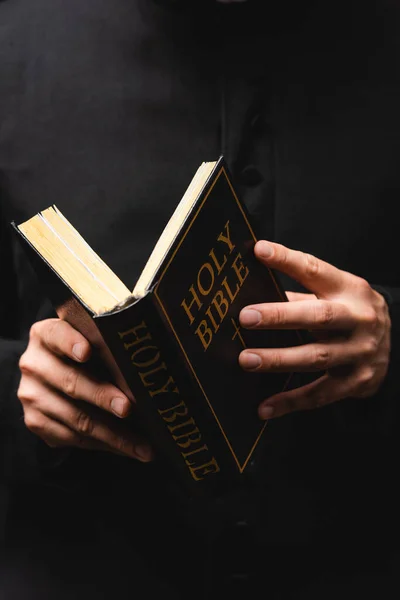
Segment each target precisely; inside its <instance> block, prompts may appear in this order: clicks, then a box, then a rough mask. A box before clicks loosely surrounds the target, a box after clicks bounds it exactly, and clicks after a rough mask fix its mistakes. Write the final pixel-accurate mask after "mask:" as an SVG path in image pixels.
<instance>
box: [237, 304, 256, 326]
mask: <svg viewBox="0 0 400 600" xmlns="http://www.w3.org/2000/svg"><path fill="white" fill-rule="evenodd" d="M260 321H261V313H260V312H258V310H254V309H253V308H246V309H245V310H242V312H241V313H240V324H241V325H244V327H251V326H252V325H257V323H259V322H260Z"/></svg>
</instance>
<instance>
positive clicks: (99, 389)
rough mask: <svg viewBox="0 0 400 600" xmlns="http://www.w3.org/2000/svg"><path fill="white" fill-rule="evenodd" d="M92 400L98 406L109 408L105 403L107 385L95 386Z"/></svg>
mask: <svg viewBox="0 0 400 600" xmlns="http://www.w3.org/2000/svg"><path fill="white" fill-rule="evenodd" d="M93 402H94V404H95V405H96V406H98V407H99V408H107V409H108V408H109V403H107V387H106V386H104V385H98V386H96V389H95V391H94V394H93Z"/></svg>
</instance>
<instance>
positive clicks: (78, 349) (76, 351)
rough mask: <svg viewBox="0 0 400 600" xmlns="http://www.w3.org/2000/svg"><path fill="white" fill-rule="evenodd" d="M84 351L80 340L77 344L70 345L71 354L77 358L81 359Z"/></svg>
mask: <svg viewBox="0 0 400 600" xmlns="http://www.w3.org/2000/svg"><path fill="white" fill-rule="evenodd" d="M84 352H85V344H82V342H80V343H79V344H74V346H73V347H72V354H73V355H74V356H75V358H77V359H78V360H82V358H83V354H84Z"/></svg>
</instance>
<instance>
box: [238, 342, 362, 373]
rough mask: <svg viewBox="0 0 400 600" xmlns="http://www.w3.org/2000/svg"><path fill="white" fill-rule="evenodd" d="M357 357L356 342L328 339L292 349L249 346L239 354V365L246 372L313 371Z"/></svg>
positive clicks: (322, 369) (350, 361) (342, 363)
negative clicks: (345, 342) (344, 342)
mask: <svg viewBox="0 0 400 600" xmlns="http://www.w3.org/2000/svg"><path fill="white" fill-rule="evenodd" d="M358 358H359V348H358V346H357V344H355V343H350V342H348V343H347V344H343V342H337V341H335V342H332V341H326V342H325V343H320V342H315V343H311V342H310V343H309V344H304V345H302V346H292V347H289V348H248V349H246V350H243V351H242V352H241V353H240V355H239V364H240V366H241V367H242V368H243V369H244V370H246V371H257V372H260V371H262V372H268V373H270V372H272V373H285V372H290V371H297V372H309V373H313V372H316V371H325V370H327V369H332V368H334V367H338V366H342V365H348V364H351V363H352V362H354V361H356V360H357V359H358Z"/></svg>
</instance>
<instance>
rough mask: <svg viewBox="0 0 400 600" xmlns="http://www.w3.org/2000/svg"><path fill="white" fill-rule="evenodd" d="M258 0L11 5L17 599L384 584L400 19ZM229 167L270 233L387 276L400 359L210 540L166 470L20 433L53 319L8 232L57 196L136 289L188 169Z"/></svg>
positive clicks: (289, 430)
mask: <svg viewBox="0 0 400 600" xmlns="http://www.w3.org/2000/svg"><path fill="white" fill-rule="evenodd" d="M262 4H263V3H260V2H254V1H249V2H247V3H245V4H243V5H242V4H240V5H239V4H236V3H235V4H232V5H220V6H215V5H214V3H212V2H206V3H204V4H200V3H195V2H193V3H189V4H185V3H183V4H182V3H174V2H172V3H162V2H151V1H150V0H71V1H69V2H67V3H66V2H63V1H62V0H36V1H35V2H28V1H27V0H5V1H3V2H1V4H0V194H1V206H0V218H1V265H2V280H3V283H2V294H1V295H0V306H1V311H0V335H1V336H2V340H1V343H0V360H1V370H0V373H1V374H0V376H1V389H0V403H1V404H0V406H1V425H0V426H1V429H2V431H1V444H2V453H3V456H4V461H3V464H4V469H3V471H4V476H3V486H4V489H7V498H8V501H7V506H8V508H7V516H6V519H5V521H6V528H5V542H4V547H5V549H6V550H7V561H6V563H5V567H4V568H5V572H6V573H7V577H5V579H4V581H6V580H7V581H8V583H7V585H9V586H10V589H11V588H12V586H14V587H15V586H17V588H18V589H23V593H24V594H26V598H36V597H37V596H40V594H42V592H43V588H44V589H45V590H46V589H47V590H52V591H51V594H52V595H51V594H50V595H49V597H55V595H58V596H61V594H65V596H66V597H71V595H74V597H75V595H77V594H78V593H82V594H83V595H84V594H85V593H92V592H93V593H94V592H95V593H96V594H97V596H98V597H101V598H107V599H108V598H113V597H117V595H118V593H120V594H122V593H123V591H124V590H125V589H129V588H127V586H132V595H133V594H134V593H135V591H134V590H135V589H140V588H141V586H142V585H143V586H147V595H148V596H147V597H153V595H154V597H155V595H157V594H160V593H163V594H164V596H165V597H169V596H168V594H170V595H171V597H172V596H173V595H174V597H176V594H181V595H182V597H184V596H185V597H186V596H187V595H188V594H189V595H190V594H191V595H192V596H194V595H195V593H197V594H198V595H199V597H200V596H201V594H202V590H203V588H204V586H206V587H207V586H208V589H209V590H214V591H217V590H219V589H220V588H219V587H218V586H219V585H220V583H218V582H221V581H222V582H223V585H227V581H228V579H229V580H230V581H231V582H232V581H233V582H234V589H237V586H238V585H239V582H240V581H245V583H244V586H245V589H246V590H247V593H249V592H250V591H251V590H253V589H256V588H257V586H258V585H260V582H262V583H263V585H265V586H266V587H265V588H264V589H268V585H269V592H270V597H271V598H278V597H279V598H289V597H291V595H292V594H293V593H296V598H300V597H302V594H303V595H305V594H307V597H308V598H309V597H312V594H313V593H314V594H315V595H317V594H318V595H319V596H320V595H321V594H323V595H324V597H329V596H328V593H332V594H334V590H340V593H342V592H343V589H346V590H347V592H348V593H350V592H351V593H352V595H354V593H357V592H359V590H360V589H362V586H364V587H365V588H366V589H372V588H373V586H374V585H376V586H377V587H378V588H379V589H381V590H382V589H384V588H385V586H387V587H390V586H392V585H393V578H391V573H392V572H393V571H394V566H393V565H394V564H395V560H396V555H395V553H394V552H393V547H394V542H395V540H396V537H397V534H398V519H397V501H398V498H397V494H396V485H395V483H396V481H395V473H396V469H397V458H398V441H397V438H398V435H397V430H398V424H399V420H398V411H397V397H398V391H399V384H398V381H397V378H396V367H397V364H398V363H397V361H398V355H397V336H398V320H397V318H396V311H397V300H398V298H399V287H400V272H399V269H398V267H397V248H398V227H397V220H396V214H397V212H396V209H397V203H398V197H399V192H400V171H399V168H398V164H399V162H400V113H399V110H398V107H399V104H400V102H399V100H400V69H399V67H400V49H399V44H398V33H399V25H400V24H399V17H400V10H399V9H398V7H397V6H396V5H395V3H393V2H390V1H389V0H387V1H384V0H382V1H381V2H378V1H375V2H372V1H367V2H357V1H356V0H350V1H349V0H348V1H346V2H344V1H343V2H338V3H336V4H335V10H333V9H332V7H331V5H329V3H318V2H311V1H310V2H306V3H297V4H301V6H297V4H296V6H295V7H292V6H291V3H290V2H288V1H285V2H282V3H278V6H269V7H267V17H265V16H264V14H263V10H264V9H265V8H266V7H265V6H262ZM221 153H223V154H224V155H225V156H226V158H227V160H228V162H229V165H230V167H231V169H232V172H233V174H234V176H235V177H236V179H237V182H238V185H239V186H240V189H241V192H242V193H243V196H244V198H245V201H246V203H247V206H248V208H249V210H250V212H251V213H252V215H253V218H254V222H255V223H256V226H257V228H258V233H259V236H260V237H266V238H268V239H272V240H276V241H279V242H281V243H283V244H285V245H287V246H289V247H292V248H298V249H301V250H304V251H306V252H311V253H313V254H315V255H316V256H318V257H319V258H322V259H324V260H326V261H328V262H331V263H332V264H334V265H336V266H337V267H339V268H341V269H345V270H348V271H351V272H353V273H355V274H357V275H360V276H362V277H364V278H366V279H367V280H368V281H369V282H370V283H371V284H372V285H376V286H381V287H380V289H381V290H382V292H383V293H384V294H385V297H386V298H387V299H388V301H390V303H391V314H392V319H393V335H392V338H393V351H392V359H391V368H390V372H389V374H388V376H387V378H386V381H385V383H384V385H383V387H382V389H381V390H380V391H379V393H378V394H377V395H376V396H375V397H373V398H368V399H366V400H357V401H354V400H350V399H347V400H344V401H342V402H339V403H336V404H335V405H332V406H328V407H326V408H324V409H320V410H318V411H310V412H307V413H298V414H294V415H293V416H292V417H290V418H288V419H286V418H285V422H284V425H285V427H283V431H284V435H282V438H281V440H280V441H279V443H277V445H276V446H274V447H272V448H271V447H269V446H268V445H267V446H266V448H265V449H264V452H265V456H263V457H261V458H262V460H261V459H260V461H259V463H258V467H257V472H256V473H255V475H254V478H255V486H256V489H257V492H256V494H255V495H254V497H251V498H250V499H249V500H246V503H245V504H246V506H244V508H243V511H242V510H239V511H238V512H236V508H235V509H233V511H232V512H233V516H234V518H233V519H232V520H233V521H235V520H236V521H237V520H239V521H240V520H241V519H242V516H243V515H244V517H243V519H247V521H249V522H250V527H248V528H247V529H246V527H244V526H241V525H239V526H237V527H235V528H225V529H224V528H223V531H222V533H221V535H219V536H217V537H218V539H216V540H214V541H213V542H212V543H211V544H209V541H210V540H209V539H208V538H207V536H203V535H201V534H202V532H203V531H204V529H205V528H204V527H203V525H202V524H199V523H198V522H196V520H195V521H194V522H192V521H191V520H190V519H189V516H190V508H188V509H187V508H186V507H185V505H184V503H183V502H182V501H181V500H180V499H177V497H176V495H175V492H174V490H173V489H170V488H171V486H170V484H169V483H168V477H167V476H166V475H165V473H161V472H159V469H158V467H157V465H150V466H149V465H145V466H143V465H139V464H137V463H135V462H133V461H128V460H124V459H120V458H117V457H114V456H104V455H101V454H99V453H80V452H78V451H73V452H72V453H71V455H70V456H69V457H68V458H67V459H66V460H64V457H63V456H62V457H61V459H60V460H58V459H59V456H58V453H57V452H53V451H51V450H48V449H47V448H45V447H44V444H42V443H41V442H40V441H39V440H37V439H35V438H34V436H32V435H31V434H29V432H28V431H27V430H26V429H25V428H24V425H23V420H22V414H21V407H20V405H19V401H18V399H17V397H16V390H17V386H18V381H19V372H18V368H17V361H18V357H19V355H20V354H21V352H22V351H23V349H24V347H25V346H26V343H27V336H28V331H29V327H30V325H31V324H32V323H33V322H34V321H36V320H38V319H42V318H46V317H48V316H53V312H52V309H51V307H50V306H49V304H48V302H47V301H46V299H45V298H43V296H42V294H41V290H40V289H39V287H38V285H37V282H36V279H35V276H34V274H33V273H32V272H31V271H30V269H29V267H28V265H27V264H26V262H25V260H24V258H23V256H22V255H21V253H20V250H19V249H18V246H17V245H16V243H15V240H14V239H13V235H12V232H11V230H10V228H9V222H10V221H11V220H16V221H17V222H18V221H22V220H24V219H26V218H29V217H30V216H32V215H33V214H34V213H35V212H37V211H38V210H41V209H43V208H45V207H47V206H49V205H50V204H52V203H56V204H57V206H59V208H60V209H61V211H62V212H63V213H64V214H65V215H66V216H67V218H69V219H70V221H71V222H73V223H77V224H79V230H80V231H81V233H82V234H83V236H84V237H85V238H86V239H87V240H88V242H89V243H90V244H91V246H92V247H93V248H94V249H95V250H96V251H97V252H98V253H99V254H100V255H101V256H102V257H103V258H104V259H105V261H106V262H107V263H108V264H109V265H110V266H111V268H112V269H113V270H114V271H115V272H116V273H117V274H118V275H119V276H120V277H121V279H122V280H123V281H124V282H125V283H126V284H127V286H128V287H130V288H133V285H134V283H135V281H136V278H137V276H138V274H139V272H140V269H141V267H142V266H143V264H144V262H145V260H146V259H147V256H148V254H149V252H150V250H151V248H152V246H153V244H154V242H155V240H156V239H157V236H158V235H159V233H160V232H161V229H162V227H163V225H164V224H165V222H166V220H167V219H168V217H169V216H170V214H171V212H172V210H173V208H174V207H175V204H176V202H177V200H178V199H179V198H180V197H181V195H182V193H183V192H184V190H185V188H186V186H187V184H188V182H189V181H190V179H191V177H192V175H193V172H194V171H195V169H196V168H197V166H198V165H199V164H200V162H202V161H203V160H213V159H215V158H217V157H218V156H219V154H221ZM287 284H288V285H289V284H290V285H291V286H292V287H293V286H294V285H295V284H294V282H289V281H288V282H287ZM5 497H6V495H4V498H5ZM247 502H248V504H247ZM240 503H241V501H240V502H239V504H240ZM222 512H224V511H222ZM225 512H226V513H228V514H229V509H228V508H227V509H226V511H225ZM242 513H243V514H242ZM182 514H183V515H184V516H183V517H182V516H181V515H182ZM245 531H246V532H245ZM244 538H246V539H247V540H249V539H250V540H251V541H250V542H248V543H249V546H247V545H246V544H247V542H245V540H244ZM172 541H173V542H174V543H172ZM172 548H173V550H172ZM210 548H211V552H212V554H211V555H210V554H209V552H210ZM288 571H289V572H290V573H291V576H290V577H288V575H287V573H288ZM253 572H254V573H255V575H254V576H253V577H252V578H250V579H248V578H247V579H246V577H242V576H243V575H246V573H247V575H248V574H251V573H253ZM218 575H219V576H218ZM23 577H25V578H26V579H25V580H23ZM232 577H233V579H232ZM21 581H27V582H29V585H24V584H22V583H21ZM254 582H257V583H254ZM221 585H222V584H221ZM18 586H19V587H18ZM51 586H54V587H51ZM246 586H247V587H246ZM252 586H254V588H253V587H252ZM224 589H225V593H226V590H227V588H224ZM242 589H243V588H242ZM349 590H350V591H349ZM29 594H31V595H29ZM210 594H211V592H210ZM22 597H23V596H22ZM41 597H43V595H42V596H41ZM206 597H207V596H206ZM208 597H211V596H208Z"/></svg>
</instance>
